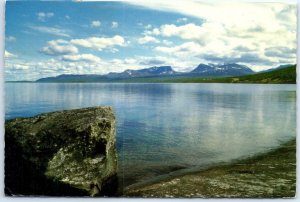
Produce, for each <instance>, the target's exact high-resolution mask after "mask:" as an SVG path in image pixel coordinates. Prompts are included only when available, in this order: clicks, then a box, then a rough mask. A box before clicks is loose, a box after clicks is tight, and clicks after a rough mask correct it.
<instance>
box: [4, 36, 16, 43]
mask: <svg viewBox="0 0 300 202" xmlns="http://www.w3.org/2000/svg"><path fill="white" fill-rule="evenodd" d="M5 40H6V41H8V42H16V41H17V39H16V37H13V36H8V37H5Z"/></svg>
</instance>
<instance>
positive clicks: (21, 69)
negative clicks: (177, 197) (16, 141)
mask: <svg viewBox="0 0 300 202" xmlns="http://www.w3.org/2000/svg"><path fill="white" fill-rule="evenodd" d="M295 3H296V2H295V1H285V3H283V2H282V1H280V2H275V0H273V1H272V2H267V3H261V2H246V1H226V3H225V1H223V2H222V1H206V2H205V1H195V0H185V1H175V0H173V1H171V0H170V1H169V0H164V1H162V0H160V1H158V0H152V1H134V0H133V1H122V2H93V1H91V2H83V1H80V2H55V1H53V2H39V1H25V2H22V1H8V2H6V13H5V15H6V27H5V80H9V81H16V80H36V79H39V78H43V77H49V76H57V75H60V74H106V73H108V72H122V71H124V70H126V69H141V68H148V67H153V66H164V65H170V66H172V67H173V69H174V70H176V71H182V72H184V71H191V70H192V69H194V68H195V67H196V66H197V65H199V64H200V63H205V64H209V63H213V64H224V63H239V64H243V65H247V66H248V67H250V68H252V69H253V70H254V71H261V70H265V69H269V68H274V67H277V66H279V65H282V64H295V63H296V44H297V42H296V30H297V22H296V10H297V7H296V4H295Z"/></svg>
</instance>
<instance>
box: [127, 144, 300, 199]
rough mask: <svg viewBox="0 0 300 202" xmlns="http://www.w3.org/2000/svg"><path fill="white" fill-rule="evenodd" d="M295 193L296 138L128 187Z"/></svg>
mask: <svg viewBox="0 0 300 202" xmlns="http://www.w3.org/2000/svg"><path fill="white" fill-rule="evenodd" d="M295 193H296V140H295V139H293V140H291V141H289V142H287V143H285V144H282V145H281V146H280V147H279V148H278V149H275V150H272V151H269V152H267V153H265V154H260V155H257V156H255V157H251V158H248V159H244V160H239V161H236V162H232V163H230V164H226V165H225V164H224V165H219V166H214V167H211V168H208V169H206V170H203V171H199V172H195V173H190V174H186V175H182V176H177V177H174V178H172V179H166V180H162V181H160V182H155V183H150V184H146V185H143V186H140V187H134V188H129V189H127V190H125V191H124V196H130V197H170V198H171V197H198V198H282V197H288V198H290V197H295Z"/></svg>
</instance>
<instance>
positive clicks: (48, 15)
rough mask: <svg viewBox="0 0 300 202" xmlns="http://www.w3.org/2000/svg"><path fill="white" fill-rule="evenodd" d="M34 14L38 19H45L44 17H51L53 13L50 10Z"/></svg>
mask: <svg viewBox="0 0 300 202" xmlns="http://www.w3.org/2000/svg"><path fill="white" fill-rule="evenodd" d="M36 15H37V18H38V20H39V21H45V20H46V19H48V18H51V17H53V16H54V13H51V12H49V13H44V12H39V13H37V14H36Z"/></svg>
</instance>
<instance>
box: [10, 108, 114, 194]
mask: <svg viewBox="0 0 300 202" xmlns="http://www.w3.org/2000/svg"><path fill="white" fill-rule="evenodd" d="M115 142H116V137H115V116H114V114H113V111H112V108H111V107H93V108H84V109H75V110H65V111H59V112H52V113H46V114H41V115H38V116H35V117H31V118H16V119H13V120H9V121H6V123H5V193H6V194H7V195H55V196H57V195H70V196H73V195H90V196H97V195H110V194H112V193H113V192H114V190H116V187H115V186H116V174H117V173H116V172H117V157H116V155H117V154H116V148H115Z"/></svg>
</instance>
